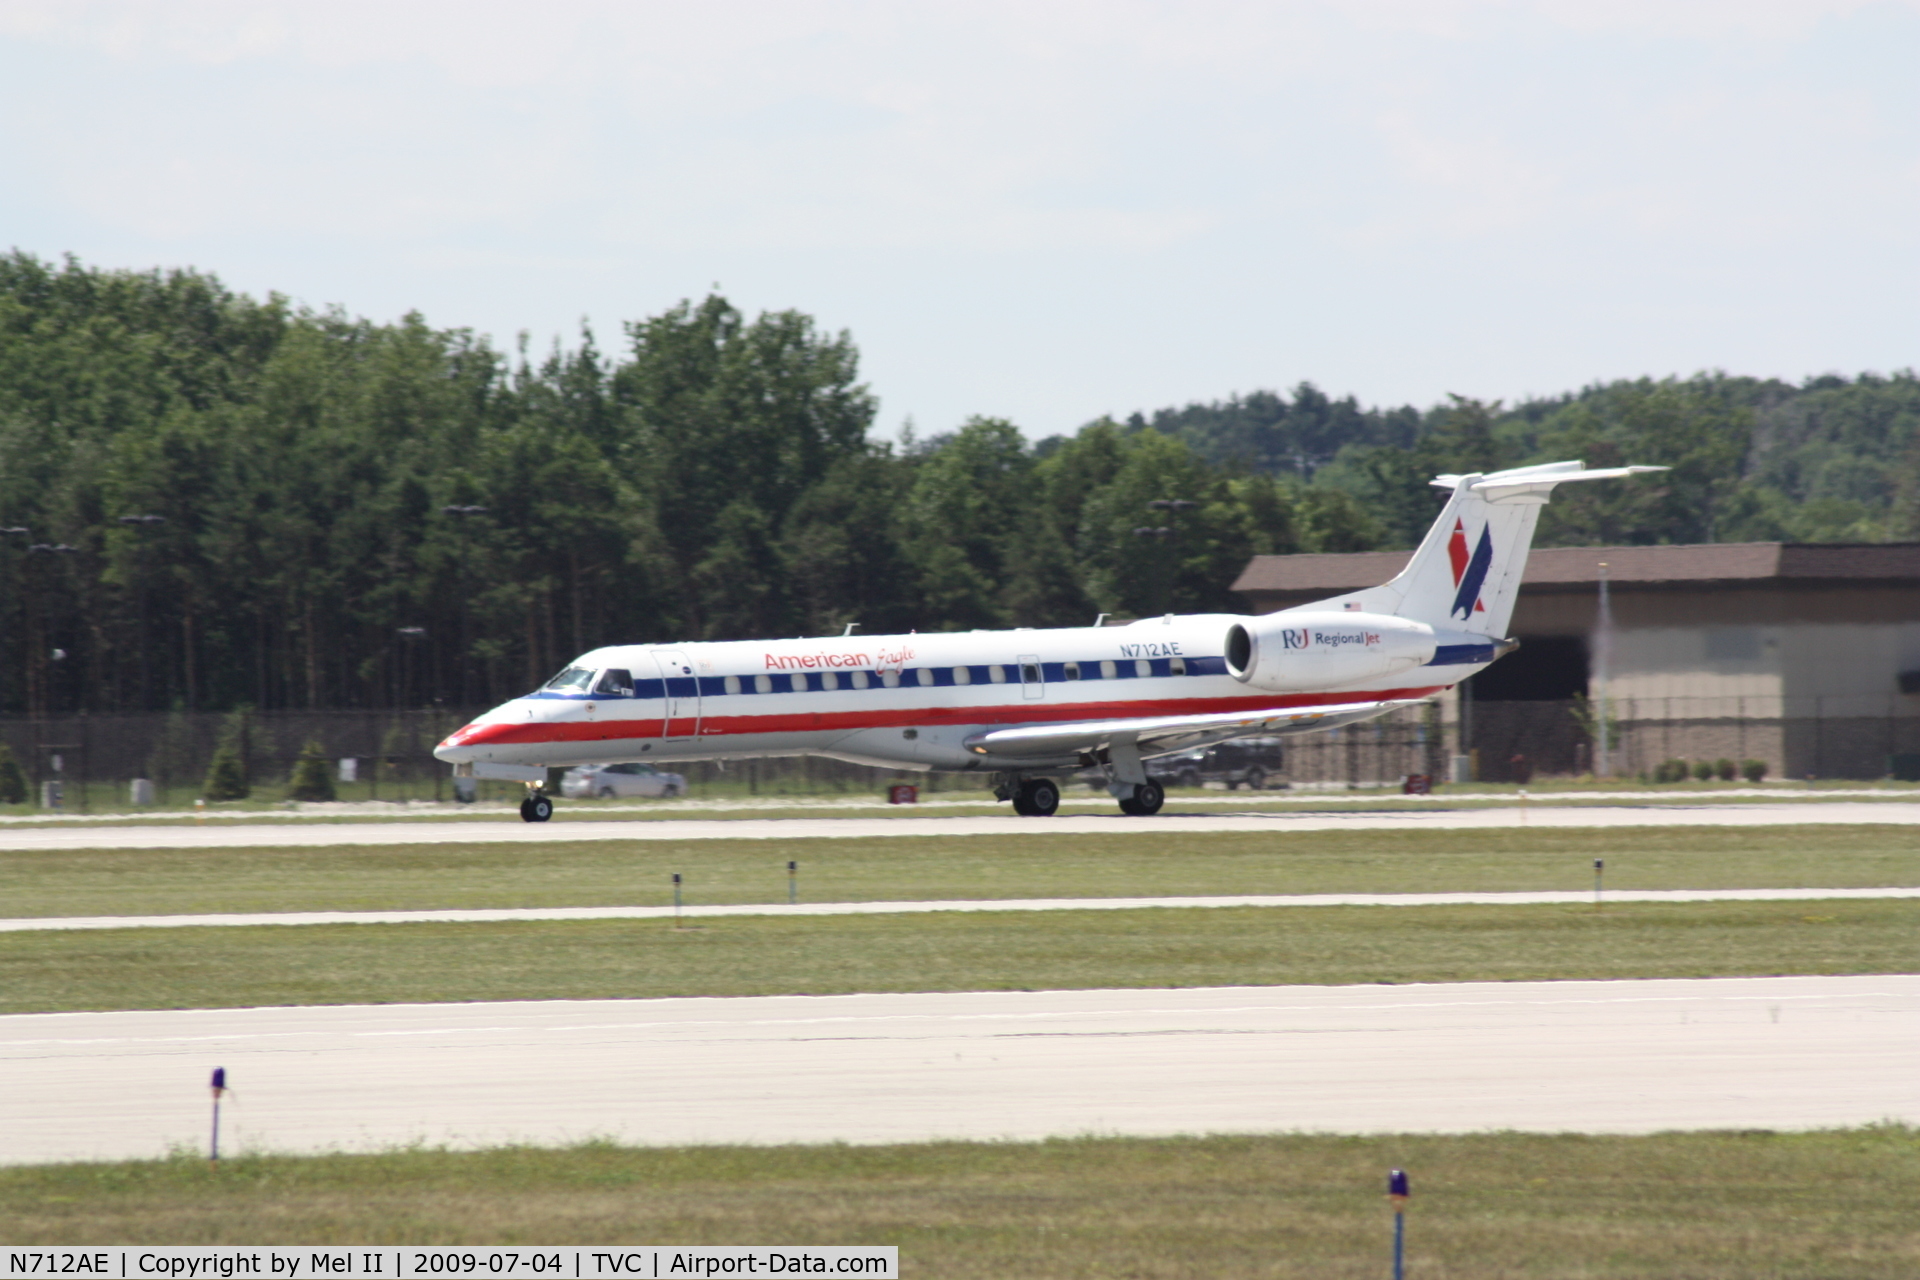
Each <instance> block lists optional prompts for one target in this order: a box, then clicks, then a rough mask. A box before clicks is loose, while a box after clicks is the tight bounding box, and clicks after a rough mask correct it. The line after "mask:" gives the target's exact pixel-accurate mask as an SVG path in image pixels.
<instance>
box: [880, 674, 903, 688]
mask: <svg viewBox="0 0 1920 1280" xmlns="http://www.w3.org/2000/svg"><path fill="white" fill-rule="evenodd" d="M880 683H881V684H883V685H885V686H886V687H887V688H889V689H898V688H899V687H900V673H899V672H898V671H882V672H881V673H880Z"/></svg>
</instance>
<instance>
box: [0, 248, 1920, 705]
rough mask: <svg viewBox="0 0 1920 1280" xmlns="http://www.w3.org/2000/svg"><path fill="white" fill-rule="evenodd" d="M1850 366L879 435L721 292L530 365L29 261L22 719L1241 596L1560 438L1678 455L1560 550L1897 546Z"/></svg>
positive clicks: (5, 317)
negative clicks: (1255, 564) (1777, 540)
mask: <svg viewBox="0 0 1920 1280" xmlns="http://www.w3.org/2000/svg"><path fill="white" fill-rule="evenodd" d="M1835 383H1836V385H1833V386H1824V385H1823V386H1817V387H1816V386H1812V385H1809V386H1808V387H1805V388H1800V389H1797V390H1796V391H1795V392H1794V397H1791V398H1789V399H1790V400H1792V402H1794V403H1800V402H1807V403H1809V404H1811V403H1814V402H1818V404H1819V405H1820V406H1823V407H1820V408H1818V409H1817V410H1803V411H1795V412H1788V411H1786V410H1784V409H1782V408H1781V407H1780V405H1779V404H1777V403H1775V402H1774V401H1768V402H1767V403H1766V404H1765V405H1757V402H1756V398H1755V397H1756V395H1757V394H1759V393H1756V392H1753V391H1752V390H1751V389H1750V388H1749V387H1748V386H1747V384H1746V383H1744V382H1741V381H1740V380H1734V379H1726V378H1717V377H1716V378H1705V379H1695V380H1692V381H1689V382H1674V381H1668V382H1660V383H1653V382H1648V383H1636V384H1615V385H1613V386H1609V387H1604V388H1592V389H1590V390H1589V391H1586V392H1582V393H1580V394H1579V395H1574V396H1568V397H1564V398H1563V399H1562V400H1560V401H1551V402H1548V401H1542V402H1528V403H1527V404H1524V405H1521V406H1518V407H1516V408H1514V409H1505V408H1502V407H1501V406H1499V405H1488V404H1483V403H1480V402H1477V401H1472V400H1466V399H1454V400H1450V401H1449V402H1448V403H1446V404H1444V405H1441V406H1437V407H1435V408H1432V409H1429V410H1424V411H1416V410H1414V409H1411V408H1405V409H1396V410H1390V411H1381V410H1363V409H1361V408H1360V407H1359V406H1358V405H1356V404H1355V403H1354V402H1353V401H1351V400H1346V401H1332V400H1329V399H1328V397H1326V396H1324V395H1323V394H1321V393H1319V392H1318V391H1316V390H1315V389H1313V388H1312V387H1310V386H1303V387H1301V388H1297V389H1296V390H1295V392H1293V393H1292V394H1291V395H1280V394H1277V393H1261V394H1260V395H1259V396H1253V397H1247V398H1245V399H1235V400H1232V401H1227V402H1221V403H1218V404H1214V405H1191V406H1188V407H1187V408H1186V409H1184V410H1167V411H1162V412H1161V413H1157V414H1154V415H1152V418H1151V419H1150V420H1149V419H1147V418H1145V417H1143V416H1141V415H1134V416H1133V417H1132V418H1129V419H1126V420H1114V419H1111V418H1101V419H1098V420H1096V421H1093V422H1091V423H1088V424H1087V425H1086V426H1084V427H1082V428H1081V429H1079V430H1078V431H1076V432H1073V433H1071V434H1067V435H1059V436H1053V437H1050V438H1047V439H1044V440H1040V441H1038V442H1029V440H1028V439H1027V438H1026V437H1025V436H1024V435H1023V434H1022V432H1021V431H1020V430H1019V429H1018V427H1016V425H1015V424H1013V423H1010V422H1006V421H1003V420H999V419H992V418H974V419H971V420H969V421H967V422H964V423H961V424H957V425H955V426H954V427H953V429H951V430H948V431H942V432H940V433H937V434H933V435H930V436H927V437H925V438H914V437H912V436H911V434H909V436H908V437H907V438H905V439H903V440H901V441H899V442H897V443H896V442H889V441H876V440H875V439H873V438H872V436H871V428H872V426H873V422H874V415H875V410H876V403H875V399H874V397H873V395H872V394H871V393H870V392H869V391H868V389H867V388H866V387H865V385H864V384H862V383H861V381H860V379H859V353H858V351H857V349H856V348H855V346H854V343H853V340H852V338H851V336H850V335H848V334H846V333H844V332H842V333H828V332H824V331H822V330H821V329H820V328H819V327H818V326H817V325H816V324H815V323H814V322H813V320H812V319H811V318H810V317H808V316H806V315H804V314H802V313H799V312H796V311H784V312H769V313H766V314H762V315H759V316H757V317H748V316H746V315H743V314H742V313H741V312H740V311H739V310H738V309H737V308H736V307H734V306H733V305H731V304H730V303H729V302H728V301H727V300H726V299H725V298H723V297H719V296H711V297H707V298H704V299H701V300H698V301H692V300H690V301H688V302H685V303H682V304H680V305H679V306H676V307H674V308H671V309H669V310H667V311H666V312H663V313H662V314H660V315H657V316H653V317H651V318H648V319H644V320H640V321H635V322H631V323H628V324H626V325H624V326H622V331H621V335H620V340H619V342H618V343H617V344H614V345H613V346H612V347H610V348H609V349H607V350H603V349H602V347H601V345H600V343H599V340H598V338H597V337H596V335H595V334H593V333H592V332H590V331H583V332H582V334H581V337H580V339H579V341H578V342H577V343H576V344H575V345H573V346H572V347H570V348H562V347H556V348H555V349H554V350H552V351H550V352H547V353H544V354H535V353H530V352H528V351H527V350H526V349H525V347H524V345H522V346H521V347H520V348H519V349H517V350H515V351H511V352H507V351H500V350H497V349H495V348H494V347H493V346H491V345H490V344H489V343H488V342H487V341H486V340H485V339H483V338H481V337H478V336H476V335H474V334H473V333H472V332H470V331H468V330H464V329H436V328H433V327H431V326H430V325H428V324H427V322H426V321H425V320H424V319H423V318H422V317H420V316H418V315H409V316H407V317H405V318H403V319H401V320H400V321H398V322H395V323H392V324H375V323H372V322H370V321H367V320H364V319H359V318H355V317H351V316H348V315H346V314H345V313H343V312H340V311H337V310H334V311H314V310H308V309H301V308H296V307H293V306H291V305H290V304H289V303H288V302H287V301H286V300H285V299H284V298H281V297H279V296H277V295H272V296H269V297H267V298H265V299H255V298H251V297H248V296H246V295H244V294H240V293H236V292H234V291H231V290H229V289H227V288H226V287H224V286H223V285H222V284H221V283H220V282H219V281H218V280H217V279H216V278H215V277H213V276H211V275H208V274H205V273H201V272H196V271H186V270H165V271H163V270H155V271H146V272H133V271H110V270H102V269H97V268H92V267H88V266H86V265H84V264H81V263H78V262H76V261H73V260H71V259H69V260H66V261H64V262H61V263H49V262H46V261H43V260H40V259H38V258H35V257H33V256H31V255H27V254H23V253H19V252H15V253H14V254H12V255H10V256H8V257H4V258H0V591H3V592H4V594H3V595H0V713H6V714H30V715H46V714H55V713H67V712H71V711H78V710H85V711H92V712H106V711H119V710H161V709H184V710H226V709H231V708H235V707H241V706H253V707H257V708H262V709H271V708H347V707H382V706H402V705H406V706H422V705H432V704H435V703H439V704H444V705H447V706H450V707H453V706H460V707H465V706H473V705H477V704H483V703H491V702H495V701H498V700H500V699H503V698H505V697H508V696H511V695H513V694H515V693H518V692H523V691H525V690H526V689H527V688H530V687H532V686H533V685H534V684H536V683H538V682H539V681H540V680H542V679H544V678H545V677H546V676H547V675H549V674H551V672H552V671H553V670H554V669H556V668H557V667H559V666H560V665H561V664H563V663H564V662H565V661H566V660H567V659H568V658H570V657H572V656H574V655H575V654H577V653H580V652H582V651H584V650H586V649H589V648H592V647H593V646H595V645H598V644H604V643H615V642H648V641H666V640H685V639H721V638H734V637H756V636H784V635H810V634H831V633H838V632H840V631H842V630H844V629H845V628H846V627H847V626H849V625H855V626H858V627H860V628H861V629H863V630H866V631H869V632H878V631H905V630H912V629H917V630H922V631H933V630H952V629H966V628H972V627H1002V626H1057V625H1074V624H1084V623H1091V622H1092V621H1093V620H1094V619H1095V617H1096V616H1097V615H1099V614H1101V613H1106V614H1109V615H1112V616H1116V617H1125V616H1146V615H1151V614H1155V613H1160V612H1167V611H1188V610H1205V609H1218V610H1227V611H1238V610H1240V609H1241V608H1242V607H1243V605H1242V603H1241V602H1240V601H1238V600H1237V599H1236V598H1235V597H1234V596H1233V595H1232V594H1231V593H1230V591H1229V590H1228V588H1229V586H1230V584H1231V582H1232V581H1233V578H1234V577H1235V576H1236V575H1237V573H1238V572H1239V571H1240V569H1241V568H1242V567H1243V566H1244V565H1245V563H1246V561H1247V559H1248V557H1250V556H1252V555H1255V554H1271V553H1291V552H1299V551H1353V550H1367V549H1372V548H1376V547H1388V546H1398V545H1407V544H1409V543H1410V541H1411V540H1412V539H1413V538H1415V537H1417V536H1418V533H1419V532H1420V530H1421V529H1422V528H1424V526H1425V524H1426V522H1427V521H1428V520H1430V519H1431V515H1432V511H1433V509H1434V505H1435V502H1436V500H1437V498H1438V494H1437V492H1436V491H1434V490H1431V489H1429V488H1427V487H1426V484H1425V482H1426V479H1427V478H1428V477H1430V476H1431V475H1432V474H1433V473H1434V472H1435V471H1442V470H1457V469H1461V468H1462V467H1466V466H1469V465H1471V466H1474V467H1478V468H1482V469H1484V467H1490V466H1493V465H1503V464H1508V463H1513V462H1519V461H1528V460H1534V459H1536V458H1538V457H1541V456H1544V455H1547V454H1551V455H1553V456H1585V457H1586V458H1587V460H1588V461H1589V462H1590V463H1599V462H1605V461H1608V460H1610V459H1612V458H1614V457H1615V456H1618V457H1621V458H1626V457H1628V456H1631V460H1632V461H1636V462H1649V461H1650V462H1663V461H1669V460H1674V462H1675V465H1676V471H1675V472H1674V473H1672V478H1671V480H1669V481H1667V482H1665V483H1663V484H1661V485H1658V486H1646V487H1640V486H1636V487H1633V488H1634V493H1633V494H1632V495H1631V496H1622V494H1621V493H1618V492H1610V493H1608V494H1606V495H1604V496H1602V497H1600V498H1598V499H1596V500H1591V501H1588V500H1585V495H1584V494H1583V495H1582V499H1583V502H1584V505H1582V504H1581V503H1556V504H1555V505H1554V506H1553V507H1550V508H1548V511H1549V518H1550V521H1551V522H1552V523H1551V524H1550V525H1549V527H1548V529H1547V536H1548V537H1549V538H1550V539H1557V540H1560V541H1573V542H1579V541H1586V540H1589V539H1606V540H1617V541H1697V540H1711V539H1715V538H1721V539H1725V538H1729V537H1736V536H1743V535H1751V534H1752V533H1753V531H1754V530H1757V529H1763V528H1764V529H1774V528H1778V529H1780V530H1792V529H1797V528H1800V527H1801V526H1803V525H1805V524H1806V522H1807V521H1808V520H1809V519H1810V517H1809V515H1808V512H1809V511H1813V510H1818V511H1820V512H1823V513H1824V514H1822V515H1820V516H1819V519H1820V520H1825V521H1826V522H1827V523H1826V524H1825V525H1819V526H1818V529H1816V532H1818V531H1819V530H1820V529H1827V528H1829V526H1831V527H1834V528H1842V527H1843V528H1844V530H1845V531H1849V532H1851V533H1858V534H1860V535H1861V536H1866V535H1869V534H1871V535H1873V536H1879V537H1885V536H1896V535H1897V534H1899V533H1901V531H1903V530H1905V529H1907V528H1909V527H1910V525H1911V516H1912V514H1913V512H1914V510H1915V495H1914V494H1913V493H1912V492H1910V489H1911V488H1912V486H1911V484H1910V480H1908V479H1902V478H1901V477H1902V476H1905V475H1906V474H1907V473H1906V472H1902V471H1901V470H1900V468H1901V467H1903V466H1905V467H1908V469H1909V470H1914V469H1915V468H1913V466H1912V459H1910V458H1909V457H1908V456H1907V455H1908V454H1910V453H1911V451H1912V444H1911V442H1912V440H1913V438H1914V436H1915V431H1914V419H1915V415H1916V405H1920V395H1916V394H1915V382H1914V377H1913V375H1912V374H1911V373H1905V374H1900V375H1895V376H1892V377H1889V378H1867V377H1863V378H1861V379H1857V380H1852V381H1847V380H1835ZM1765 385H1766V386H1767V387H1777V386H1778V384H1765ZM1766 394H1772V392H1771V391H1769V392H1767V393H1766ZM1822 397H1825V398H1824V399H1822ZM1761 398H1762V399H1764V396H1761ZM1777 399H1778V397H1776V400H1777ZM1796 413H1797V415H1798V416H1796ZM1848 414H1851V415H1852V417H1848V416H1847V415H1848ZM1822 415H1825V416H1824V417H1823V416H1822ZM1902 415H1904V416H1902ZM1829 419H1831V420H1834V421H1836V422H1837V421H1840V420H1841V419H1844V422H1843V423H1841V425H1840V426H1831V425H1825V424H1828V422H1829ZM1809 423H1812V424H1813V425H1811V426H1809V425H1808V424H1809ZM1847 424H1852V425H1847ZM1861 424H1865V425H1864V426H1863V425H1861ZM1849 432H1851V434H1849ZM1903 433H1904V434H1903ZM1763 443H1764V444H1765V446H1766V447H1763ZM1871 449H1878V450H1879V451H1880V452H1879V453H1877V454H1872V455H1871V456H1872V458H1873V459H1876V460H1878V461H1877V462H1869V463H1868V464H1865V465H1855V464H1854V462H1853V461H1851V460H1853V459H1857V458H1859V457H1861V456H1863V453H1866V452H1870V450H1871ZM1902 449H1905V450H1906V453H1902V452H1901V450H1902ZM1568 450H1572V452H1567V451H1568ZM1756 458H1759V459H1761V462H1760V463H1758V464H1756V462H1755V459H1756ZM1889 458H1890V459H1892V461H1891V462H1890V463H1888V462H1886V459H1889ZM1483 464H1484V465H1483ZM1881 464H1884V465H1881ZM1850 467H1851V468H1852V469H1849V468H1850ZM1768 468H1771V470H1769V469H1768ZM1729 476H1731V477H1732V478H1731V479H1729ZM1876 485H1877V486H1878V487H1877V488H1876V487H1875V486H1876ZM1902 485H1908V486H1909V487H1908V488H1906V489H1903V488H1902V487H1901V486H1902ZM1596 488H1598V486H1596ZM1609 488H1612V489H1618V490H1621V491H1624V490H1626V489H1627V488H1628V487H1627V486H1618V487H1609ZM1809 495H1812V496H1811V497H1809ZM1820 503H1825V504H1826V505H1825V506H1824V507H1822V506H1819V504H1820ZM1902 503H1905V504H1906V505H1904V506H1903V505H1902ZM1769 521H1771V522H1772V523H1771V524H1769V523H1768V522H1769ZM1902 521H1907V523H1906V524H1902V523H1901V522H1902ZM1795 522H1799V524H1796V523H1795ZM1816 524H1817V521H1816ZM1755 536H1770V535H1755Z"/></svg>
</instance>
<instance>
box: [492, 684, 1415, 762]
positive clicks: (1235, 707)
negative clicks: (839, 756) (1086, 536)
mask: <svg viewBox="0 0 1920 1280" xmlns="http://www.w3.org/2000/svg"><path fill="white" fill-rule="evenodd" d="M1444 688H1446V686H1445V685H1433V686H1431V687H1428V688H1420V689H1374V690H1366V691H1364V692H1355V693H1351V694H1348V695H1346V696H1345V698H1343V699H1331V700H1330V699H1329V698H1328V697H1327V696H1326V695H1324V694H1283V695H1268V696H1267V697H1262V698H1162V699H1156V700H1154V701H1150V702H1073V703H1051V704H1046V703H1031V702H1023V703H1019V704H1016V705H1008V706H991V707H987V706H960V707H909V708H901V709H900V710H897V711H893V710H889V711H879V710H867V711H812V712H806V711H802V712H783V713H780V714H775V715H759V716H741V715H728V716H716V715H706V716H703V717H701V719H700V737H702V738H724V737H732V736H736V735H746V734H759V733H843V734H844V733H854V732H857V731H859V730H861V729H900V728H909V727H914V726H919V725H937V724H964V725H989V724H992V725H1008V724H1073V723H1078V722H1080V721H1088V720H1092V721H1097V720H1137V719H1142V718H1146V717H1151V716H1204V715H1234V714H1238V713H1241V712H1252V711H1268V710H1292V709H1296V708H1304V707H1316V706H1338V705H1343V704H1344V703H1350V702H1354V701H1367V702H1387V701H1393V700H1397V699H1408V698H1427V697H1431V696H1433V695H1434V694H1436V693H1439V692H1440V691H1441V690H1442V689H1444ZM735 696H738V695H735ZM693 718H694V717H692V716H675V717H674V719H675V720H676V721H678V720H689V721H690V720H692V719H693ZM661 728H662V723H661V721H659V720H651V719H648V720H568V721H550V720H549V721H531V722H527V723H516V724H483V725H470V726H468V727H467V729H465V730H463V731H462V735H461V737H460V742H459V744H458V745H460V746H463V747H475V746H485V745H507V744H533V743H548V742H600V741H608V740H618V741H629V740H632V739H636V738H658V737H660V736H661Z"/></svg>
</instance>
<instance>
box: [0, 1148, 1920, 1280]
mask: <svg viewBox="0 0 1920 1280" xmlns="http://www.w3.org/2000/svg"><path fill="white" fill-rule="evenodd" d="M1391 1167H1403V1168H1405V1169H1407V1170H1408V1171H1409V1172H1410V1173H1411V1175H1412V1178H1413V1191H1414V1197H1413V1200H1412V1203H1411V1206H1410V1209H1409V1212H1408V1215H1407V1246H1408V1247H1407V1255H1408V1266H1407V1274H1408V1275H1409V1276H1412V1277H1416V1278H1418V1280H1446V1278H1448V1277H1454V1278H1459V1277H1474V1278H1475V1280H1522V1278H1525V1280H1547V1278H1549V1277H1551V1278H1554V1280H1647V1278H1650V1277H1652V1278H1658V1277H1685V1278H1687V1280H1760V1278H1764V1277H1809V1278H1811V1277H1819V1278H1821V1280H1880V1278H1885V1280H1895V1278H1900V1280H1906V1278H1909V1277H1912V1276H1914V1275H1916V1274H1920V1215H1916V1214H1915V1212H1914V1206H1913V1203H1912V1196H1913V1189H1914V1187H1915V1186H1916V1185H1920V1133H1917V1132H1916V1131H1915V1130H1913V1129H1911V1128H1905V1127H1899V1126H1876V1127H1871V1128H1866V1129H1854V1130H1840V1131H1825V1132H1814V1133H1795V1134H1782V1133H1767V1132H1746V1133H1689V1134H1655V1135H1651V1136H1643V1137H1588V1136H1578V1135H1529V1134H1510V1133H1490V1134H1475V1135H1470V1136H1458V1137H1446V1136H1377V1137H1321V1136H1306V1135H1276V1136H1263V1137H1212V1138H1170V1139H1076V1140H1062V1141H1052V1142H1041V1143H1018V1144H1016V1143H934V1144H927V1145H915V1146H888V1147H845V1146H817V1147H771V1148H744V1147H705V1148H662V1149H645V1148H639V1149H636V1148H622V1147H616V1146H612V1145H608V1144H589V1145H586V1146H580V1147H572V1148H566V1149H560V1150H547V1149H538V1148H509V1149H505V1150H499V1151H485V1152H471V1153H456V1152H445V1151H399V1152H392V1153H387V1154H379V1155H367V1156H346V1155H335V1156H320V1157H307V1158H297V1157H257V1156H256V1157H245V1158H241V1159H237V1160H230V1161H225V1162H223V1163H222V1166H221V1168H220V1169H219V1170H218V1171H217V1172H214V1171H211V1170H209V1169H208V1167H207V1165H206V1164H205V1162H204V1161H201V1160H199V1159H196V1158H191V1157H188V1156H185V1155H182V1156H180V1157H176V1158H174V1159H171V1160H163V1161H149V1162H136V1163H124V1164H99V1165H61V1166H49V1167H40V1168H18V1169H0V1240H3V1241H4V1242H5V1243H9V1244H14V1243H20V1244H26V1243H31V1244H49V1245H78V1244H109V1243H111V1244H121V1243H125V1242H126V1241H129V1240H133V1241H138V1242H140V1243H142V1244H151V1245H167V1244H206V1243H239V1244H245V1243H254V1244H286V1243H288V1242H290V1241H300V1242H302V1243H307V1244H314V1245H321V1244H367V1245H374V1244H397V1243H405V1244H475V1245H484V1244H555V1243H561V1244H620V1243H632V1244H640V1243H651V1244H746V1243H755V1244H883V1245H884V1244H892V1245H897V1246H899V1249H900V1266H901V1273H902V1274H903V1275H907V1276H912V1277H916V1280H935V1278H944V1277H953V1278H956V1280H957V1278H962V1277H1028V1276H1046V1277H1058V1278H1061V1280H1074V1278H1078V1277H1111V1276H1128V1277H1142V1278H1147V1280H1159V1278H1162V1277H1165V1278H1168V1280H1172V1278H1176V1277H1178V1278H1186V1277H1219V1276H1261V1277H1278V1278H1293V1277H1300V1278H1304V1277H1315V1278H1316V1280H1344V1278H1348V1277H1352V1278H1354V1280H1358V1278H1360V1277H1365V1278H1366V1280H1375V1278H1376V1277H1380V1276H1384V1275H1387V1274H1389V1270H1390V1257H1391V1240H1392V1225H1391V1223H1392V1218H1391V1214H1390V1213H1389V1212H1388V1210H1387V1206H1386V1202H1385V1196H1384V1195H1383V1194H1382V1193H1383V1192H1384V1190H1385V1182H1386V1172H1387V1170H1388V1169H1389V1168H1391Z"/></svg>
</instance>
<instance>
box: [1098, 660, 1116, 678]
mask: <svg viewBox="0 0 1920 1280" xmlns="http://www.w3.org/2000/svg"><path fill="white" fill-rule="evenodd" d="M1119 674H1120V668H1118V667H1116V666H1114V665H1113V663H1111V662H1103V663H1101V664H1100V678H1101V679H1102V680H1111V679H1113V678H1114V677H1115V676H1117V675H1119Z"/></svg>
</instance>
